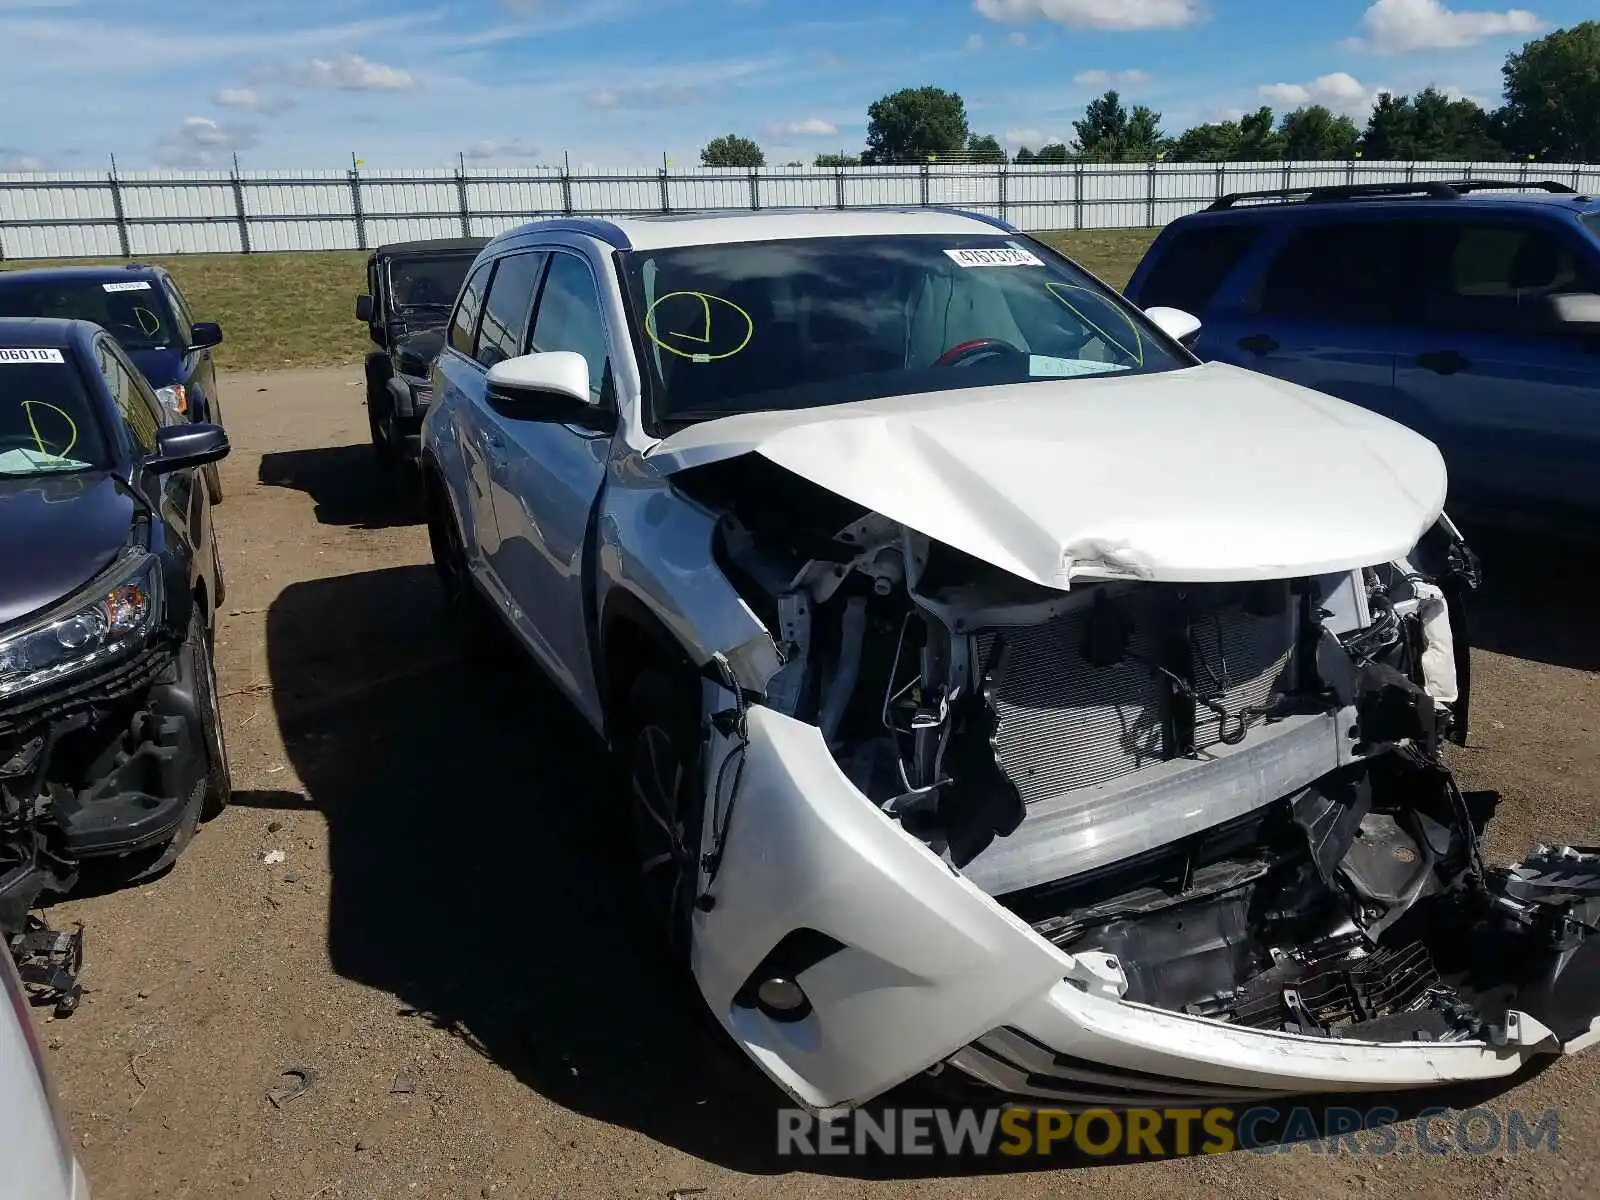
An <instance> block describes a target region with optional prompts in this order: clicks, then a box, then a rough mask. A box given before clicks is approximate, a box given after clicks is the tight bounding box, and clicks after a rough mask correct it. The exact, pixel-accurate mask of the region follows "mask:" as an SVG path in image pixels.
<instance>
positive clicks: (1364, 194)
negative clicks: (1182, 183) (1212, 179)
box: [1205, 179, 1577, 212]
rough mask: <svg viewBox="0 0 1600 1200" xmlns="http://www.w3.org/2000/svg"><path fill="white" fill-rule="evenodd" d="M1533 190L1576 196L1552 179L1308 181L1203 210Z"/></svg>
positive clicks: (1233, 196)
mask: <svg viewBox="0 0 1600 1200" xmlns="http://www.w3.org/2000/svg"><path fill="white" fill-rule="evenodd" d="M1500 188H1508V189H1518V190H1521V189H1534V190H1538V191H1543V192H1553V193H1556V194H1558V195H1577V192H1576V191H1575V190H1574V189H1573V188H1570V187H1568V186H1567V185H1566V184H1564V183H1557V182H1555V181H1554V180H1552V179H1541V180H1532V179H1529V180H1520V179H1455V180H1449V181H1445V180H1436V179H1429V180H1423V181H1422V182H1419V183H1349V184H1335V185H1318V184H1307V185H1306V186H1304V187H1288V188H1268V189H1266V190H1265V191H1259V192H1229V193H1228V194H1227V195H1226V196H1221V197H1219V198H1218V199H1216V200H1215V201H1213V202H1212V203H1211V204H1209V205H1207V206H1206V209H1205V211H1206V212H1221V211H1223V210H1225V209H1230V208H1233V207H1235V206H1236V205H1238V203H1239V202H1240V201H1241V200H1280V201H1284V202H1289V201H1294V202H1296V203H1301V204H1320V203H1328V202H1331V201H1338V200H1369V199H1370V200H1378V199H1398V198H1403V197H1406V196H1419V197H1425V198H1427V199H1430V200H1459V199H1460V198H1461V197H1462V196H1464V195H1465V194H1466V193H1468V192H1481V191H1487V190H1490V189H1500Z"/></svg>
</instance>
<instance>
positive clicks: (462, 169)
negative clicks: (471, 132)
mask: <svg viewBox="0 0 1600 1200" xmlns="http://www.w3.org/2000/svg"><path fill="white" fill-rule="evenodd" d="M456 212H457V213H458V214H459V215H460V217H461V236H462V237H464V238H465V237H471V236H472V205H471V203H470V202H469V201H468V199H467V160H466V159H465V158H464V157H463V158H460V159H458V160H457V161H456Z"/></svg>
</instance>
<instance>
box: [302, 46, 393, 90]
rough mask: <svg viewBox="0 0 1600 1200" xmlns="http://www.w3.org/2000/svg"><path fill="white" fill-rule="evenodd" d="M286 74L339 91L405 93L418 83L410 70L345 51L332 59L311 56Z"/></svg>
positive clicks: (304, 81)
mask: <svg viewBox="0 0 1600 1200" xmlns="http://www.w3.org/2000/svg"><path fill="white" fill-rule="evenodd" d="M289 77H290V78H291V79H293V80H294V81H295V82H296V83H298V84H300V85H301V86H303V87H312V88H334V89H337V90H338V91H341V92H405V91H410V90H411V89H412V88H415V87H416V86H417V77H416V76H415V75H413V74H411V72H410V71H402V70H401V69H400V68H399V67H391V66H388V65H387V64H385V63H379V62H373V61H372V60H371V59H368V58H362V57H361V55H359V54H350V53H348V52H347V53H342V54H336V55H334V56H333V57H332V58H313V59H312V60H311V61H310V62H309V63H306V64H305V65H304V66H301V67H296V68H294V69H292V70H291V71H290V72H289Z"/></svg>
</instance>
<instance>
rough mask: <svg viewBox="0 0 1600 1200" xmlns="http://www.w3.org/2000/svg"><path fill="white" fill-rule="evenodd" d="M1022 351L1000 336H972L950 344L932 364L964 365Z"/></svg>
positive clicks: (1021, 352) (944, 365)
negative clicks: (967, 340)
mask: <svg viewBox="0 0 1600 1200" xmlns="http://www.w3.org/2000/svg"><path fill="white" fill-rule="evenodd" d="M1023 353H1024V352H1023V351H1021V350H1019V349H1017V348H1016V347H1015V346H1013V345H1012V344H1011V343H1010V342H1008V341H1005V340H1004V339H1002V338H973V339H972V340H971V341H970V342H958V343H957V344H956V345H954V346H951V347H950V349H948V350H946V351H945V352H944V353H943V354H941V355H939V357H938V358H936V359H934V360H933V365H934V366H936V367H964V366H967V365H969V364H971V363H975V362H980V361H982V360H984V359H987V358H996V357H999V356H1002V355H1007V354H1015V355H1021V354H1023Z"/></svg>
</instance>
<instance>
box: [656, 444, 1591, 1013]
mask: <svg viewBox="0 0 1600 1200" xmlns="http://www.w3.org/2000/svg"><path fill="white" fill-rule="evenodd" d="M678 483H679V486H680V487H681V488H683V490H684V491H685V492H686V493H687V494H688V495H689V496H690V497H691V498H693V499H695V500H696V501H698V502H699V503H701V504H703V505H704V506H706V507H707V508H708V509H709V510H710V511H712V512H713V513H715V514H717V523H716V531H715V543H714V547H713V549H714V553H715V555H716V559H717V561H718V563H719V565H720V566H721V568H722V570H723V571H724V573H725V574H726V575H727V577H728V578H729V580H730V581H731V582H732V583H733V585H734V586H735V588H736V589H737V590H738V591H739V593H740V595H741V596H742V597H743V598H744V599H745V601H746V603H747V604H749V606H750V608H751V610H752V611H753V612H754V613H755V614H756V616H757V617H758V618H759V619H760V620H761V621H762V622H763V624H764V625H765V626H766V628H767V629H768V630H769V631H770V632H771V634H772V637H773V641H774V643H775V647H776V649H777V652H778V658H779V660H780V662H781V664H782V665H781V666H780V667H779V668H778V670H777V671H776V673H775V674H773V675H772V676H771V678H769V679H768V680H766V682H765V687H764V690H763V693H762V696H761V702H762V703H764V704H766V705H768V706H770V707H772V708H774V709H777V710H778V711H780V712H782V713H784V714H785V715H787V716H792V717H794V718H796V719H799V720H803V721H806V722H810V723H813V724H815V725H816V726H817V728H818V729H819V730H820V731H821V733H822V735H823V738H824V740H825V742H826V744H827V746H828V748H829V751H830V752H831V754H832V755H833V757H834V759H835V761H836V762H837V764H838V766H839V768H840V769H841V770H842V771H843V772H844V774H845V775H846V776H847V777H848V778H849V779H850V780H851V782H852V783H853V784H854V785H855V786H856V788H857V789H858V790H859V791H860V792H861V793H862V794H863V795H864V796H865V797H866V798H867V799H868V800H870V801H871V802H872V803H874V804H876V805H877V806H878V807H879V808H880V809H881V810H882V811H883V812H884V813H885V814H886V815H887V816H889V817H890V818H891V819H893V820H895V821H897V822H899V823H900V825H901V826H902V828H903V829H904V830H905V831H906V832H907V833H908V834H910V835H912V836H914V837H916V838H918V839H919V840H921V841H922V842H923V843H924V844H925V845H927V846H928V848H929V849H930V850H932V851H933V852H934V853H936V854H938V855H940V856H942V857H944V858H945V859H946V860H947V861H948V862H949V863H950V864H951V866H952V867H954V868H955V869H958V870H960V871H961V872H962V873H963V874H965V875H966V876H967V877H968V878H969V879H970V880H972V881H973V882H974V883H976V884H978V886H980V887H981V888H983V889H984V890H985V891H987V892H988V893H989V894H990V895H992V896H994V897H995V898H996V899H997V900H998V901H999V902H1000V903H1001V904H1003V905H1004V906H1006V907H1008V908H1009V909H1011V910H1012V911H1013V912H1014V913H1016V914H1017V915H1018V916H1020V917H1022V918H1023V919H1025V920H1026V921H1027V922H1028V923H1029V924H1030V925H1032V927H1033V928H1034V929H1035V931H1036V932H1037V933H1039V934H1040V935H1041V936H1042V937H1045V938H1047V939H1048V940H1049V941H1051V942H1052V943H1054V944H1055V945H1056V946H1058V947H1059V948H1061V949H1062V950H1063V951H1066V952H1068V953H1070V954H1073V955H1094V956H1098V957H1099V959H1100V960H1101V961H1102V962H1103V963H1104V964H1106V969H1107V972H1108V975H1109V977H1110V978H1112V979H1113V980H1115V986H1116V991H1117V994H1118V996H1119V997H1120V998H1122V999H1124V1000H1127V1001H1129V1002H1133V1003H1138V1004H1144V1005H1150V1006H1155V1007H1159V1008H1163V1009H1167V1010H1170V1011H1174V1012H1181V1013H1185V1014H1189V1015H1192V1016H1198V1017H1205V1018H1209V1019H1213V1020H1217V1021H1223V1022H1228V1023H1232V1024H1239V1025H1245V1026H1250V1027H1253V1028H1260V1029H1272V1030H1282V1031H1290V1032H1298V1033H1303V1034H1309V1035H1314V1036H1323V1037H1358V1038H1361V1039H1363V1040H1373V1041H1454V1040H1467V1039H1473V1040H1484V1041H1490V1042H1495V1041H1501V1042H1503V1041H1505V1040H1506V1039H1508V1038H1516V1037H1518V1036H1528V1035H1527V1034H1526V1033H1524V1034H1519V1033H1518V1032H1517V1030H1516V1023H1517V1020H1518V1019H1519V1017H1520V1015H1521V1014H1522V1013H1524V1012H1526V1013H1530V1014H1537V1019H1538V1020H1540V1021H1544V1020H1546V1018H1548V1019H1549V1020H1552V1021H1557V1022H1560V1021H1562V1020H1569V1021H1578V1020H1581V1021H1583V1022H1584V1028H1587V1019H1588V1018H1587V1016H1584V1015H1582V1013H1581V1009H1582V1006H1581V1005H1576V1006H1575V1005H1573V1004H1572V1003H1571V994H1572V988H1573V987H1574V986H1577V984H1576V983H1575V982H1574V981H1582V980H1584V979H1588V980H1589V982H1590V983H1593V982H1595V976H1596V974H1597V966H1600V963H1597V962H1596V954H1595V951H1594V949H1593V946H1591V945H1590V944H1589V943H1587V942H1586V941H1585V938H1586V935H1587V933H1588V932H1590V931H1591V930H1592V929H1593V927H1594V925H1595V922H1596V920H1597V919H1600V856H1596V855H1595V854H1593V853H1592V852H1589V851H1584V850H1571V849H1570V848H1561V849H1555V850H1552V849H1549V848H1540V850H1539V851H1537V852H1536V853H1535V855H1534V856H1533V857H1532V858H1530V859H1529V860H1528V861H1526V862H1524V863H1522V864H1518V865H1517V866H1516V867H1513V868H1502V869H1497V870H1490V869H1487V868H1486V867H1485V866H1484V864H1483V862H1482V860H1481V855H1480V851H1479V840H1480V838H1481V836H1482V833H1483V830H1484V827H1485V825H1486V823H1487V821H1488V820H1489V818H1490V817H1491V815H1492V812H1493V807H1494V803H1495V799H1496V797H1495V796H1494V795H1493V794H1474V795H1465V794H1463V793H1462V792H1461V791H1460V789H1459V788H1458V787H1457V785H1456V783H1455V780H1454V778H1453V777H1452V775H1451V773H1450V771H1449V770H1448V769H1447V768H1446V767H1445V766H1444V764H1443V762H1442V761H1441V758H1440V750H1441V743H1442V742H1444V741H1445V740H1454V741H1457V742H1464V741H1465V739H1466V735H1467V730H1468V702H1469V698H1470V688H1469V683H1470V676H1469V674H1468V672H1469V662H1468V658H1467V643H1466V639H1465V637H1464V636H1462V635H1463V634H1464V628H1463V624H1464V623H1463V621H1462V615H1461V614H1462V604H1461V602H1462V598H1463V597H1464V595H1465V594H1466V593H1467V592H1468V591H1470V589H1471V588H1472V587H1474V586H1476V582H1477V564H1476V560H1475V559H1474V558H1473V556H1472V554H1471V551H1470V550H1468V549H1467V547H1466V546H1465V544H1464V543H1463V542H1462V540H1461V538H1460V536H1459V534H1458V533H1457V532H1456V531H1455V529H1454V527H1453V526H1451V525H1450V524H1449V522H1448V520H1447V519H1441V521H1440V523H1439V524H1438V525H1437V526H1436V527H1434V528H1433V529H1432V530H1431V531H1429V532H1428V533H1427V534H1426V535H1425V536H1424V537H1423V539H1422V540H1421V542H1420V543H1419V545H1418V546H1417V548H1416V549H1415V550H1414V551H1413V552H1412V554H1411V555H1409V556H1407V557H1406V558H1405V559H1402V560H1400V561H1396V562H1389V563H1377V564H1372V565H1370V566H1367V567H1365V568H1362V569H1359V570H1354V571H1350V572H1343V573H1339V574H1335V575H1328V576H1312V577H1305V578H1289V579H1267V580H1255V581H1250V582H1244V583H1193V584H1190V583H1164V582H1155V581H1151V580H1145V579H1130V578H1107V579H1105V580H1096V581H1092V582H1090V581H1085V582H1082V583H1081V584H1078V583H1075V584H1074V586H1073V587H1072V588H1071V589H1070V590H1061V589H1055V588H1047V587H1044V586H1041V585H1038V584H1035V583H1031V582H1028V581H1025V580H1022V579H1019V578H1017V577H1015V576H1012V575H1010V574H1008V573H1007V572H1005V571H1003V570H1001V569H999V568H997V567H995V566H992V565H990V564H989V563H987V562H984V561H981V560H978V559H975V558H973V557H971V556H969V555H966V554H964V553H962V552H960V551H957V550H955V549H953V548H951V547H949V546H948V545H945V544H942V543H940V542H937V541H933V540H930V539H929V538H927V537H925V536H923V535H921V534H919V533H917V532H915V531H913V530H911V529H909V528H907V527H905V526H903V525H901V524H899V523H897V522H894V521H890V520H888V519H886V518H884V517H882V516H879V515H878V514H875V513H873V512H871V511H868V510H865V509H863V508H862V507H860V506H859V505H855V504H853V503H851V502H849V501H846V500H844V499H842V498H840V497H838V496H835V495H833V494H832V493H829V492H827V491H826V490H824V489H821V488H818V487H816V486H814V485H812V484H809V483H808V482H806V481H805V480H803V479H801V478H799V477H797V476H794V475H792V474H790V473H788V472H787V471H784V470H783V469H782V468H780V467H777V466H776V465H774V464H771V463H770V462H767V461H765V460H763V459H760V458H759V457H757V456H753V455H752V456H747V457H744V458H740V459H735V460H731V461H727V462H722V463H718V464H715V465H713V466H709V467H706V468H701V469H697V470H696V471H693V472H690V473H689V474H688V475H687V476H686V477H681V478H680V479H679V481H678ZM721 774H722V772H720V771H718V772H717V776H718V778H719V780H720V777H721ZM719 786H720V783H719ZM1552 873H1553V875H1552ZM1552 877H1558V878H1559V880H1560V882H1559V883H1558V884H1555V885H1550V879H1551V878H1552ZM1530 880H1537V881H1542V882H1540V883H1530ZM1486 942H1493V943H1494V944H1495V946H1496V947H1497V949H1496V953H1495V955H1494V956H1492V957H1490V958H1486V957H1485V955H1484V954H1483V952H1482V946H1483V945H1484V944H1486ZM1574 961H1576V965H1574ZM1558 976H1559V977H1560V978H1561V979H1562V980H1563V982H1562V984H1561V986H1560V987H1557V986H1556V980H1557V977H1558ZM1530 996H1531V997H1533V998H1531V999H1530ZM1557 996H1560V997H1566V999H1559V1000H1558V999H1552V997H1557ZM1540 997H1543V999H1540ZM1568 1010H1570V1012H1569V1011H1568ZM1546 1032H1548V1031H1546ZM1558 1032H1561V1033H1562V1035H1563V1036H1565V1035H1566V1034H1568V1033H1571V1032H1572V1031H1571V1030H1564V1031H1558Z"/></svg>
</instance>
